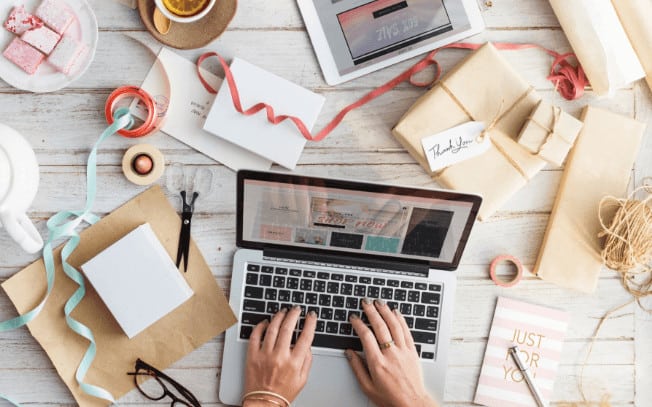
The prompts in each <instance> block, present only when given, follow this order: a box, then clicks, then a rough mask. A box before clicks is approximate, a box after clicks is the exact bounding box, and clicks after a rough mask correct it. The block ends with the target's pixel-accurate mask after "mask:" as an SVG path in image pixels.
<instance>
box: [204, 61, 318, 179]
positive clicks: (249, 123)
mask: <svg viewBox="0 0 652 407" xmlns="http://www.w3.org/2000/svg"><path fill="white" fill-rule="evenodd" d="M230 67H231V72H232V73H233V77H234V79H235V83H236V86H237V88H238V93H239V94H240V101H241V103H242V108H243V109H244V110H247V109H248V108H250V107H251V106H253V105H255V104H257V103H259V102H264V103H266V104H268V105H271V106H272V107H273V108H274V114H275V115H276V116H280V115H291V116H296V117H298V118H300V119H301V121H303V123H304V124H305V125H306V127H307V128H308V129H309V130H311V129H312V127H313V126H314V124H315V122H316V121H317V116H318V115H319V112H320V111H321V108H322V107H323V105H324V101H325V99H324V97H323V96H321V95H318V94H316V93H314V92H311V91H309V90H307V89H305V88H302V87H301V86H299V85H296V84H294V83H292V82H290V81H288V80H285V79H283V78H281V77H279V76H277V75H274V74H273V73H270V72H267V71H265V70H264V69H261V68H259V67H257V66H255V65H252V64H250V63H249V62H247V61H244V60H242V59H240V58H233V62H231V66H230ZM204 129H205V130H207V131H209V132H211V133H213V134H215V135H216V136H218V137H220V138H222V139H224V140H228V141H230V142H232V143H235V144H237V145H239V146H242V147H244V148H246V149H247V150H249V151H252V152H254V153H257V154H259V155H261V156H263V157H265V158H267V159H270V160H272V161H274V162H276V163H278V164H280V165H282V166H284V167H286V168H289V169H294V167H296V165H297V161H299V157H300V156H301V153H302V151H303V147H304V146H305V144H306V139H305V138H304V137H303V136H302V135H301V133H300V132H299V130H298V129H297V128H296V127H295V125H294V123H292V122H291V121H290V120H289V119H288V120H285V121H284V122H282V123H280V124H277V125H274V124H272V123H270V122H269V121H268V120H267V114H266V112H265V109H263V110H261V111H260V112H258V113H256V114H255V115H252V116H245V115H243V114H241V113H240V112H238V111H237V110H236V109H235V107H234V106H233V99H232V97H231V92H230V89H229V86H228V83H227V82H226V81H224V82H222V86H221V88H220V91H219V92H218V94H217V98H216V99H215V103H214V104H213V107H212V108H211V110H210V112H209V114H208V117H207V118H206V122H205V123H204Z"/></svg>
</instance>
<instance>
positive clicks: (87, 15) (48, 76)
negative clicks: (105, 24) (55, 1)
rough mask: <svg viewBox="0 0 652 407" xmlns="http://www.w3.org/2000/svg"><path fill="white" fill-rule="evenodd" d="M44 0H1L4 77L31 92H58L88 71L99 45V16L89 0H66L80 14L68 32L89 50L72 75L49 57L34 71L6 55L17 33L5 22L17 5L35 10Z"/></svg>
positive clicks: (0, 70) (1, 71) (0, 66)
mask: <svg viewBox="0 0 652 407" xmlns="http://www.w3.org/2000/svg"><path fill="white" fill-rule="evenodd" d="M41 1H42V0H0V78H2V79H3V80H4V81H5V82H7V83H8V84H9V85H11V86H13V87H14V88H17V89H22V90H27V91H30V92H54V91H55V90H59V89H62V88H65V87H66V86H68V85H70V84H71V83H72V82H74V81H75V80H76V79H78V78H79V77H80V76H82V75H83V74H84V72H86V70H87V69H88V67H89V66H90V64H91V62H92V61H93V57H94V56H95V49H96V48H97V37H98V31H97V19H96V18H95V13H93V9H91V7H90V6H89V5H88V3H87V2H86V0H62V1H63V2H65V3H66V4H68V6H69V7H70V10H71V11H72V12H73V13H74V14H75V15H76V16H77V18H76V19H75V21H73V23H72V24H71V25H70V27H68V30H67V31H66V34H68V35H72V36H73V37H74V38H75V39H77V40H79V41H81V42H82V43H84V44H86V47H88V50H87V52H86V54H85V56H84V57H83V58H82V59H81V60H80V61H78V62H77V64H76V66H75V67H73V69H72V71H71V74H70V75H64V74H63V73H61V72H59V71H57V70H56V69H54V68H53V67H52V66H50V65H49V64H48V62H47V60H45V61H43V63H42V64H41V65H40V66H39V68H38V70H37V71H36V72H35V73H34V74H33V75H30V74H28V73H27V72H25V71H23V70H22V69H20V68H19V67H17V66H16V65H14V63H13V62H11V61H10V60H8V59H7V58H5V57H4V56H2V52H4V50H5V49H6V48H7V46H8V45H9V43H10V42H11V41H12V40H13V39H14V37H15V36H16V35H15V34H14V33H12V32H10V31H8V30H7V29H6V28H5V27H4V22H5V21H7V17H8V16H9V13H11V10H12V9H13V8H14V7H15V6H19V5H21V4H22V5H25V10H27V12H29V13H34V12H35V11H36V8H37V7H38V6H39V4H41Z"/></svg>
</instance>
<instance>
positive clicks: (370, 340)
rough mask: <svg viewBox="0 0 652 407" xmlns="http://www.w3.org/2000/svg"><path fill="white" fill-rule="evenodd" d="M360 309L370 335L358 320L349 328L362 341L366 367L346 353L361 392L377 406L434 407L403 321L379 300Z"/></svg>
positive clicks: (410, 337)
mask: <svg viewBox="0 0 652 407" xmlns="http://www.w3.org/2000/svg"><path fill="white" fill-rule="evenodd" d="M362 308H363V310H364V312H365V313H366V314H367V318H369V322H370V324H371V327H372V328H373V331H372V330H370V329H369V328H368V327H367V326H366V325H365V324H364V323H363V322H362V320H361V319H360V318H359V317H357V316H354V317H353V318H351V324H352V325H353V329H354V330H355V332H356V333H357V334H358V336H359V337H360V340H361V341H362V347H363V348H364V352H365V356H366V363H365V360H364V359H362V357H360V356H359V355H358V354H357V353H356V352H354V351H352V350H350V349H348V350H347V351H346V355H347V358H348V359H349V362H350V363H351V367H352V368H353V372H354V373H355V375H356V377H357V378H358V381H359V382H360V386H361V387H362V391H363V392H364V393H365V394H366V395H367V397H369V398H370V399H371V401H372V402H374V404H376V405H377V406H382V407H437V403H436V402H435V401H434V400H433V399H432V398H431V397H430V395H429V394H428V392H427V391H426V389H425V387H424V385H423V374H422V372H421V363H420V362H419V356H418V354H417V351H416V347H415V346H414V341H413V339H412V334H410V329H409V328H408V325H407V323H406V322H405V318H403V316H402V315H401V314H400V313H399V312H398V310H394V311H392V310H390V308H389V307H388V306H387V305H386V304H385V302H383V301H381V300H376V301H373V302H372V301H371V300H369V299H365V300H364V301H363V304H362Z"/></svg>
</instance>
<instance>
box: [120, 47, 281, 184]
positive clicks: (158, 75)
mask: <svg viewBox="0 0 652 407" xmlns="http://www.w3.org/2000/svg"><path fill="white" fill-rule="evenodd" d="M158 61H160V63H161V65H162V67H163V69H164V70H165V72H163V71H162V70H161V66H160V65H159V64H157V63H154V65H153V66H152V68H151V69H150V71H149V73H148V74H147V77H146V78H145V81H144V82H143V84H142V86H141V87H142V88H143V89H144V90H145V91H147V92H148V93H149V94H150V95H152V96H153V97H154V99H156V100H159V99H160V98H161V96H164V97H167V95H168V93H169V98H170V100H169V104H168V109H167V114H166V119H165V123H164V124H163V127H162V128H161V131H163V132H164V133H166V134H168V135H170V136H172V137H174V138H176V139H177V140H179V141H181V142H182V143H184V144H187V145H188V146H190V147H192V148H194V149H195V150H197V151H199V152H200V153H202V154H205V155H207V156H208V157H210V158H212V159H214V160H216V161H219V162H220V163H222V164H224V165H226V166H227V167H229V168H231V169H232V170H235V171H237V170H239V169H253V170H268V169H269V168H270V167H271V166H272V161H270V160H268V159H266V158H263V157H261V156H259V155H257V154H254V153H252V152H250V151H247V150H246V149H244V148H242V147H239V146H237V145H235V144H233V143H230V142H228V141H226V140H224V139H221V138H219V137H215V136H214V135H212V134H210V133H208V132H207V131H204V130H203V129H202V127H203V125H204V120H206V114H207V113H208V111H209V110H210V108H211V105H212V104H213V101H214V100H215V95H213V94H211V93H209V92H208V91H207V90H206V89H205V88H204V86H203V85H202V84H201V82H200V81H199V79H198V78H197V67H196V65H195V64H193V63H192V62H190V61H188V60H187V59H185V58H183V57H181V56H179V55H177V54H176V53H174V52H172V51H170V50H168V49H166V48H161V51H160V52H159V54H158ZM165 74H167V76H168V78H169V82H170V90H169V91H168V90H167V89H166V88H167V81H166V80H165ZM202 74H203V76H204V79H206V81H207V82H208V83H209V84H210V85H211V86H212V87H213V88H214V89H217V87H218V86H219V85H220V82H221V81H222V79H221V78H219V77H217V76H215V75H213V74H212V73H210V72H207V71H205V70H203V69H202ZM132 111H133V109H132ZM135 113H136V114H137V113H138V111H136V112H135ZM141 114H142V111H141Z"/></svg>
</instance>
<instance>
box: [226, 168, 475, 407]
mask: <svg viewBox="0 0 652 407" xmlns="http://www.w3.org/2000/svg"><path fill="white" fill-rule="evenodd" d="M237 184H238V190H237V199H238V201H237V245H238V247H239V248H240V249H239V250H238V251H237V252H236V255H235V259H234V262H233V263H234V264H233V279H232V283H231V297H230V304H231V307H232V308H233V310H234V312H235V313H236V315H238V316H239V322H238V324H236V325H234V326H233V327H231V328H230V329H229V330H228V331H227V334H226V342H225V348H224V360H223V365H222V370H223V372H225V374H223V375H222V376H221V383H220V400H221V401H222V402H224V403H227V404H238V403H240V400H241V397H242V391H243V380H244V374H243V372H244V367H245V359H246V352H247V342H248V339H249V335H250V334H251V331H252V329H253V326H254V325H256V324H257V323H258V322H260V321H261V320H262V319H265V318H269V317H270V315H272V314H274V313H276V312H277V311H278V310H279V309H281V308H282V307H291V306H293V305H296V304H298V305H301V306H302V309H303V313H302V316H304V317H305V314H306V313H307V312H309V311H315V312H316V313H317V315H318V316H319V320H318V323H317V332H316V335H315V340H314V342H313V355H314V357H313V367H312V371H311V374H310V378H309V380H308V384H307V385H306V387H305V389H304V390H303V392H302V393H301V395H300V396H299V398H298V399H297V401H296V403H295V405H296V406H299V407H300V406H311V407H320V406H333V405H347V406H365V405H367V404H368V403H369V401H368V400H367V399H366V397H365V396H364V395H363V393H362V392H361V391H360V389H359V388H358V385H357V381H356V379H355V376H354V375H353V373H352V371H351V368H350V367H349V364H348V362H347V360H346V358H345V357H344V352H343V351H342V350H343V349H347V348H352V349H356V350H362V346H361V343H360V340H359V339H358V337H357V336H356V335H355V332H353V331H352V328H351V324H350V323H349V322H348V317H349V316H350V315H351V313H358V314H359V315H360V314H362V311H361V309H362V308H361V300H362V299H363V298H365V297H368V298H380V299H383V300H384V301H386V302H387V304H388V305H389V306H390V307H393V308H398V309H399V310H400V311H401V313H402V314H403V315H404V316H405V317H406V320H407V322H408V325H409V327H410V329H411V332H412V336H413V337H414V340H415V343H416V344H417V350H418V352H419V354H420V356H421V360H422V366H423V370H424V375H425V382H426V386H427V387H428V389H429V390H430V391H432V392H433V394H438V395H440V396H441V395H443V389H444V382H445V372H446V365H447V353H448V345H449V342H450V329H451V320H452V316H453V303H454V299H455V286H456V276H455V273H454V270H455V269H456V268H457V266H458V264H459V262H460V258H461V256H462V253H463V251H464V247H465V245H466V242H467V240H468V238H469V234H470V233H471V228H472V226H473V224H474V221H475V218H476V215H477V212H478V209H479V207H480V203H481V198H480V197H478V196H475V195H468V194H461V193H454V192H449V191H441V190H428V189H415V188H405V187H398V186H389V185H379V184H369V183H361V182H352V181H342V180H333V179H323V178H314V177H305V176H297V175H289V174H277V173H265V172H254V171H240V172H238V182H237ZM363 320H364V321H365V322H368V321H366V319H365V316H364V315H363ZM302 326H303V320H302V321H301V322H300V323H299V326H298V327H297V333H298V332H300V328H302ZM226 372H228V374H227V373H226Z"/></svg>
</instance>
